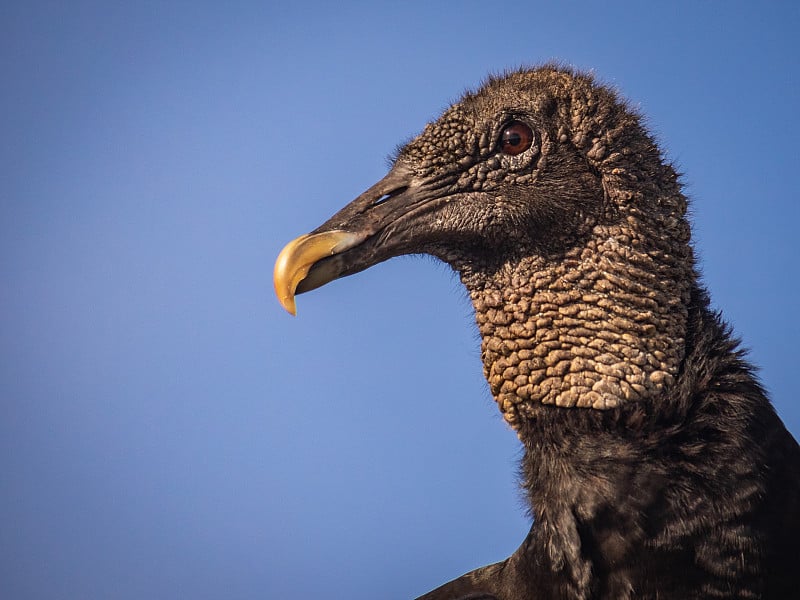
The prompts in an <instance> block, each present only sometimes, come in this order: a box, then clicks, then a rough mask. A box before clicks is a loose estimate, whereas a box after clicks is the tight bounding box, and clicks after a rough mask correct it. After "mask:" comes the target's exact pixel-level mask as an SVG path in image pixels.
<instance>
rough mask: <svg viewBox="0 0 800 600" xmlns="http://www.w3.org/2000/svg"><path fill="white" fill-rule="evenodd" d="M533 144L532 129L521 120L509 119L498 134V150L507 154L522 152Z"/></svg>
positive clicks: (513, 154)
mask: <svg viewBox="0 0 800 600" xmlns="http://www.w3.org/2000/svg"><path fill="white" fill-rule="evenodd" d="M531 144H533V131H531V128H530V127H528V126H527V125H526V124H525V123H523V122H522V121H511V123H509V124H508V125H507V126H506V128H505V129H503V133H501V134H500V143H499V144H498V147H499V148H500V152H502V153H503V154H508V155H509V156H516V155H517V154H522V153H523V152H525V150H527V149H528V148H530V147H531Z"/></svg>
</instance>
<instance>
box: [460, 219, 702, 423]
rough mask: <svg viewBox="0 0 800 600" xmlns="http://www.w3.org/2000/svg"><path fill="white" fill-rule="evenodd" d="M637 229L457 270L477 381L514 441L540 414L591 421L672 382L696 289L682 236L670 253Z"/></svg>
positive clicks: (667, 242) (608, 228) (596, 234)
mask: <svg viewBox="0 0 800 600" xmlns="http://www.w3.org/2000/svg"><path fill="white" fill-rule="evenodd" d="M652 226H653V224H650V227H648V228H647V229H649V228H651V227H652ZM642 229H643V227H642V224H641V223H639V222H638V221H636V219H634V218H628V219H627V220H623V224H622V225H620V224H616V225H597V226H595V227H594V228H593V230H592V233H591V235H590V236H589V238H588V240H586V241H585V242H584V243H582V244H581V245H580V246H573V247H572V248H570V249H568V250H566V251H564V252H561V253H559V254H558V255H557V256H552V255H550V256H546V255H545V253H538V254H537V253H534V252H526V253H524V254H523V256H522V257H517V258H515V259H513V260H509V261H507V262H504V263H503V264H500V265H499V266H495V267H491V268H477V269H476V268H474V266H473V267H469V268H462V269H461V275H462V280H463V281H464V283H465V285H466V286H467V289H468V290H469V293H470V297H471V299H472V302H473V305H474V307H475V312H476V319H477V323H478V328H479V330H480V334H481V338H482V343H481V357H482V359H483V364H484V374H485V375H486V378H487V380H488V381H489V385H490V388H491V391H492V395H493V396H494V398H495V400H496V401H497V404H498V406H499V408H500V410H501V412H502V413H503V416H504V418H505V420H506V421H507V422H508V423H509V424H510V425H511V426H512V427H514V428H515V429H516V430H517V431H518V432H519V431H520V425H521V423H522V422H523V421H524V420H526V419H532V418H535V417H536V416H537V414H539V413H540V412H541V410H542V407H546V408H548V409H550V410H551V411H552V410H561V409H569V410H570V411H587V410H588V411H592V412H595V411H598V410H600V411H602V410H607V409H612V408H615V407H618V406H622V405H625V404H628V403H633V402H637V403H638V402H657V401H658V397H659V395H660V394H661V393H662V392H663V391H664V390H666V389H668V388H669V387H670V386H671V385H672V384H673V382H674V381H675V379H676V378H677V376H678V373H679V370H680V367H681V363H682V361H683V358H684V353H685V343H684V342H685V337H686V326H687V314H688V306H689V296H690V293H691V286H692V282H693V281H694V279H695V277H694V273H693V267H692V262H693V261H692V258H691V256H692V253H691V248H690V246H689V244H688V236H687V242H686V243H680V242H678V241H676V239H675V238H674V237H671V236H669V235H662V236H659V235H652V236H642V235H640V234H637V232H640V231H641V230H642ZM652 240H655V241H652ZM687 271H688V272H687Z"/></svg>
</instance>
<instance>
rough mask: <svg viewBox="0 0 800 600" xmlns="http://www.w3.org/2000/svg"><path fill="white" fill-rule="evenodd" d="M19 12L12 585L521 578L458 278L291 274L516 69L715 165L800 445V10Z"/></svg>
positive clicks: (3, 525)
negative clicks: (559, 79)
mask: <svg viewBox="0 0 800 600" xmlns="http://www.w3.org/2000/svg"><path fill="white" fill-rule="evenodd" d="M277 4H278V3H269V2H259V3H255V2H253V3H241V2H230V3H217V4H211V3H203V2H173V3H161V2H119V3H116V2H96V3H92V2H72V3H62V2H37V1H31V2H5V3H3V5H2V7H0V77H2V93H1V94H0V105H1V106H2V110H0V164H1V165H2V167H1V168H0V277H2V281H3V285H2V286H0V308H1V310H0V340H2V344H1V345H0V411H2V418H0V514H2V518H1V519H0V596H3V597H8V598H20V599H35V600H38V599H60V598H64V599H68V598H69V599H73V598H117V599H128V598H130V599H137V600H138V599H140V598H177V597H184V598H195V599H205V598H226V599H250V598H266V597H285V598H313V597H318V595H319V594H321V593H323V592H324V593H326V597H334V598H350V599H368V598H369V599H372V598H376V597H381V598H388V599H392V598H398V599H399V598H410V597H414V596H416V595H418V594H421V593H423V592H425V591H428V590H429V589H431V588H433V587H435V586H437V585H439V584H441V583H443V582H444V581H446V580H448V579H450V578H452V577H455V576H458V575H460V574H461V573H462V572H464V571H467V570H469V569H472V568H474V567H477V566H479V565H482V564H486V563H489V562H493V561H496V560H499V559H501V558H504V557H505V556H507V555H508V554H509V553H511V552H512V551H513V550H514V549H515V548H516V546H517V545H518V544H519V542H520V541H521V540H522V539H523V537H524V535H525V533H526V531H527V527H528V523H527V518H526V516H525V512H524V507H523V504H522V501H521V498H520V494H519V492H518V488H517V483H516V479H515V470H516V467H515V465H516V460H517V458H518V445H517V441H516V438H515V436H514V434H513V433H512V432H511V431H510V430H509V429H508V428H507V427H506V426H505V425H504V423H503V422H502V419H501V418H500V416H499V414H498V412H497V410H496V408H495V406H494V405H493V402H492V399H491V397H490V395H489V393H488V391H487V388H486V384H485V381H484V380H483V376H482V373H481V365H480V361H479V350H478V340H477V334H476V330H475V327H474V325H473V321H472V314H471V307H470V306H469V303H468V301H467V300H466V297H465V294H464V292H463V291H462V289H461V287H460V284H459V283H458V280H457V278H455V277H454V276H453V275H452V274H451V273H450V272H449V271H448V269H447V268H445V267H443V266H442V265H440V264H438V263H436V262H435V261H433V260H429V259H421V258H401V259H395V260H392V261H390V262H388V263H385V264H383V265H380V266H379V267H377V268H374V269H371V270H368V271H366V272H364V273H361V274H359V275H358V276H356V277H351V278H347V279H344V280H342V281H338V282H334V283H333V284H331V285H329V286H326V287H325V288H323V289H320V290H318V291H316V292H314V293H311V294H307V295H304V296H301V297H300V298H299V299H298V310H299V312H298V315H299V316H298V317H297V318H291V317H289V316H288V315H287V314H286V313H284V312H283V310H282V309H281V308H280V306H279V305H278V303H277V301H276V300H275V298H274V296H273V292H272V283H271V273H272V264H273V261H274V259H275V256H276V255H277V253H278V251H279V250H280V248H281V247H282V246H283V244H284V243H286V242H287V241H288V240H290V239H291V238H293V237H295V236H296V235H299V234H301V233H304V232H306V231H308V230H310V229H312V228H314V227H316V226H317V225H318V224H320V223H321V222H323V221H324V220H325V219H327V218H328V217H329V216H330V215H331V214H332V213H333V212H335V211H336V210H337V209H338V208H339V207H340V206H342V205H344V204H345V203H347V202H349V201H350V200H351V199H352V198H354V197H355V196H357V195H358V194H359V193H360V192H362V191H363V190H364V189H366V188H367V187H368V186H370V185H371V184H372V183H373V182H374V181H376V180H377V179H378V178H380V177H381V176H382V174H383V173H384V172H385V169H386V156H387V155H389V154H390V153H391V152H392V150H393V149H394V147H395V145H396V144H397V143H399V142H401V141H403V140H405V139H408V138H409V137H411V136H413V135H414V134H415V133H417V132H418V131H420V130H421V128H422V127H423V125H424V124H425V122H426V121H428V120H430V119H431V118H434V117H435V116H436V115H437V114H438V113H439V112H440V110H441V109H442V108H444V107H446V106H447V105H448V103H449V102H451V101H452V100H455V99H457V98H458V96H459V95H460V93H461V92H462V91H463V90H464V89H466V88H471V87H474V86H476V85H478V84H479V83H480V81H481V79H482V78H483V77H484V76H485V75H486V74H487V73H490V72H499V71H501V70H503V69H504V68H507V67H514V66H517V65H520V64H534V63H538V62H542V61H546V60H551V59H557V60H560V61H562V62H565V63H568V64H572V65H574V66H576V67H578V68H581V69H587V70H588V69H591V70H593V71H594V72H595V73H596V74H597V76H598V77H599V78H601V79H602V80H603V81H606V82H608V83H610V84H611V85H614V86H616V87H618V88H619V89H620V90H621V91H622V92H623V94H624V95H625V96H626V97H627V98H628V99H630V101H631V102H632V103H633V104H634V105H635V106H637V107H639V108H640V110H641V111H642V112H643V113H644V114H646V115H647V121H648V124H649V126H650V128H651V130H652V131H653V132H654V133H655V134H656V135H657V137H658V139H659V140H660V142H661V144H662V146H663V147H664V149H665V151H666V153H667V155H668V156H669V157H670V158H671V159H672V160H673V161H675V163H676V164H677V165H678V167H679V168H680V169H681V170H682V171H683V172H684V173H685V182H686V190H687V193H688V194H689V195H690V196H691V198H692V200H693V216H694V224H695V226H694V231H695V241H696V245H697V248H698V254H699V256H700V258H701V266H702V270H703V273H704V277H705V281H706V282H707V284H708V286H709V288H710V289H711V293H712V298H713V301H714V304H715V306H717V307H719V308H722V309H723V310H724V313H725V315H726V317H727V319H728V320H730V321H731V322H732V323H733V324H734V326H735V329H736V331H737V333H738V334H739V335H740V336H741V337H742V338H743V339H744V340H745V344H746V345H747V346H748V347H750V348H751V349H752V353H751V356H752V359H753V361H754V362H755V363H756V364H757V365H759V366H760V367H761V373H762V376H763V380H764V382H765V384H766V386H767V388H768V389H769V391H770V393H771V395H772V397H773V399H774V402H775V405H776V407H777V409H778V412H779V413H780V415H781V416H782V417H783V419H784V421H785V422H786V423H787V426H789V428H790V429H791V430H792V431H793V432H794V433H795V434H796V435H797V434H800V405H799V404H798V403H797V397H798V392H800V389H799V387H800V386H798V383H797V367H796V364H795V354H796V347H795V346H794V342H795V341H796V340H797V339H798V338H799V337H800V325H798V319H797V318H796V315H795V312H796V307H797V302H796V297H797V293H798V283H797V281H798V277H799V276H800V273H799V272H798V271H799V269H798V264H797V259H798V250H797V243H798V236H797V233H796V231H797V223H798V217H799V216H800V211H799V210H798V205H800V202H798V201H799V200H800V198H798V186H797V183H796V180H794V179H793V178H794V177H796V174H797V165H798V164H800V160H799V159H800V152H799V151H798V140H800V119H799V118H798V114H797V107H798V106H800V44H799V43H798V41H797V39H798V38H797V31H799V30H800V5H798V4H797V3H795V2H784V3H781V2H773V3H769V4H766V3H765V4H762V5H759V6H756V5H755V4H754V3H736V2H718V3H712V2H673V3H662V4H660V5H659V6H658V7H656V6H655V4H653V5H652V6H651V5H647V6H645V4H644V3H637V2H628V3H618V2H609V3H594V2H585V3H582V2H564V3H537V2H524V3H522V2H519V3H517V2H506V3H502V4H498V3H487V2H460V3H414V2H410V3H402V4H400V3H393V4H391V5H389V4H385V5H382V4H376V3H366V2H365V3H348V2H344V3H342V5H341V6H334V5H333V3H319V4H315V3H303V2H292V3H280V6H276V5H277Z"/></svg>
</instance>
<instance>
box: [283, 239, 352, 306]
mask: <svg viewBox="0 0 800 600" xmlns="http://www.w3.org/2000/svg"><path fill="white" fill-rule="evenodd" d="M360 241H362V237H361V236H358V235H356V234H354V233H350V232H348V231H336V230H335V231H326V232H323V233H315V234H306V235H301V236H300V237H299V238H297V239H294V240H292V241H291V242H289V243H288V244H286V246H284V248H283V250H281V253H280V254H279V255H278V259H277V260H276V261H275V271H274V272H273V283H274V284H275V294H277V296H278V301H279V302H280V303H281V306H283V308H285V309H286V310H287V312H289V313H291V314H292V315H296V314H297V307H296V305H295V301H294V295H295V292H296V291H297V286H298V284H299V283H300V282H301V281H304V280H306V279H307V278H306V276H307V275H308V271H309V270H310V269H311V267H312V266H313V265H314V264H315V263H317V262H319V261H321V260H322V259H323V258H326V257H328V256H333V255H334V254H337V253H339V252H344V251H345V250H347V249H349V248H352V247H353V246H355V245H357V244H358V243H359V242H360ZM328 276H330V277H328ZM335 278H336V275H334V274H333V273H332V272H330V271H329V272H325V271H323V270H321V269H317V270H316V271H315V272H314V276H313V277H312V278H309V279H310V280H306V281H304V283H305V285H304V290H303V291H308V290H312V289H314V288H317V287H319V286H321V285H325V284H326V283H328V282H329V281H331V280H332V279H335Z"/></svg>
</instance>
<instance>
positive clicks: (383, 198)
mask: <svg viewBox="0 0 800 600" xmlns="http://www.w3.org/2000/svg"><path fill="white" fill-rule="evenodd" d="M407 189H408V186H407V185H404V186H402V187H399V188H397V189H394V190H392V191H391V192H387V193H385V194H384V195H383V196H381V197H380V198H377V199H376V200H375V201H373V203H372V206H378V205H379V204H383V203H384V202H386V201H387V200H389V199H391V198H394V197H395V196H397V195H398V194H402V193H403V192H405V191H406V190H407Z"/></svg>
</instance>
